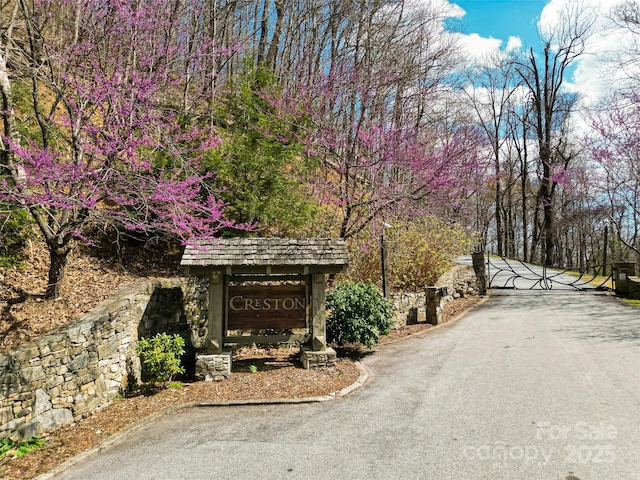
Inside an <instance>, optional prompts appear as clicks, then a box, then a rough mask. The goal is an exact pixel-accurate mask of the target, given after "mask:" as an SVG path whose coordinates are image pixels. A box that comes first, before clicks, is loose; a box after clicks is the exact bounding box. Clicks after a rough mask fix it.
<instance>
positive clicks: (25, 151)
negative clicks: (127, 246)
mask: <svg viewBox="0 0 640 480" xmlns="http://www.w3.org/2000/svg"><path fill="white" fill-rule="evenodd" d="M18 4H19V9H18V10H17V11H16V15H15V18H14V19H13V23H12V24H11V27H12V28H11V30H10V31H8V34H7V35H6V36H5V37H4V38H3V40H4V42H5V43H4V44H3V45H0V90H1V93H2V102H3V104H2V118H3V131H2V132H1V133H2V137H1V141H2V157H1V159H0V202H1V203H4V204H8V205H11V206H14V207H18V208H24V209H28V210H29V211H30V212H31V214H32V216H33V218H34V219H35V222H36V224H37V226H38V228H39V231H40V233H41V234H42V236H43V238H44V240H45V241H46V244H47V247H48V250H49V255H50V270H49V279H48V287H47V291H46V296H47V297H49V298H54V297H57V296H59V295H60V282H61V279H62V276H63V274H64V269H65V265H66V263H67V258H68V255H69V253H70V252H71V250H72V248H73V244H74V242H73V240H74V239H77V238H80V239H83V229H84V227H85V226H86V225H87V224H89V223H90V222H103V223H104V222H108V223H109V224H111V225H113V226H116V227H117V228H123V229H128V230H134V231H140V232H145V233H147V234H154V233H157V232H169V233H170V234H172V235H174V236H176V237H178V238H180V239H181V240H182V241H187V240H188V239H189V238H191V237H192V236H193V235H196V234H197V235H199V236H204V237H211V236H214V235H215V234H216V232H218V231H219V229H220V228H223V227H231V226H233V225H231V224H230V222H228V221H227V220H226V219H225V217H224V214H223V209H224V208H223V207H224V206H223V205H222V203H221V202H220V201H218V200H217V199H216V198H215V196H214V195H213V194H212V192H208V191H206V190H205V187H204V185H205V183H204V182H203V180H204V178H203V177H202V176H201V175H198V174H197V173H196V172H197V171H198V164H199V160H200V156H201V155H202V154H203V153H204V152H206V151H207V150H209V149H211V148H214V147H215V146H216V145H217V144H218V138H217V137H216V135H215V134H214V132H213V131H212V129H211V128H210V127H207V123H208V122H207V121H206V119H207V109H208V108H210V106H211V101H212V98H213V94H214V90H215V89H214V88H213V86H214V85H215V84H216V76H217V73H218V71H217V68H216V65H218V60H219V58H220V56H222V55H226V54H227V53H228V52H226V51H221V50H220V49H218V48H216V44H215V42H214V40H213V39H212V38H211V37H209V36H208V35H207V33H206V29H205V28H203V25H202V19H203V18H204V16H203V12H204V10H203V9H204V8H205V6H204V4H203V3H201V2H186V3H183V2H176V1H170V0H139V1H136V2H130V1H126V0H107V1H98V0H33V1H32V2H31V3H29V2H26V1H20V2H18ZM16 86H17V87H19V90H20V91H21V92H25V91H29V95H28V96H26V95H21V96H18V95H14V92H13V91H12V88H14V87H16ZM16 90H17V89H16ZM238 228H242V227H238Z"/></svg>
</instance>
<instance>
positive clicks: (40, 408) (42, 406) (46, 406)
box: [33, 388, 53, 417]
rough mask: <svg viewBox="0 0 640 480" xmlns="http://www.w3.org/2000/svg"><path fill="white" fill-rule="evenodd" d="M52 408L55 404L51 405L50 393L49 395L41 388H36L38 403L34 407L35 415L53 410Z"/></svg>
mask: <svg viewBox="0 0 640 480" xmlns="http://www.w3.org/2000/svg"><path fill="white" fill-rule="evenodd" d="M51 408H53V405H51V398H49V395H47V394H46V393H45V391H44V390H42V389H41V388H39V389H38V390H36V404H35V407H34V408H33V415H34V416H36V417H37V416H38V415H41V414H43V413H44V412H46V411H48V410H51Z"/></svg>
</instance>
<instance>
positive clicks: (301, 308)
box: [180, 238, 349, 378]
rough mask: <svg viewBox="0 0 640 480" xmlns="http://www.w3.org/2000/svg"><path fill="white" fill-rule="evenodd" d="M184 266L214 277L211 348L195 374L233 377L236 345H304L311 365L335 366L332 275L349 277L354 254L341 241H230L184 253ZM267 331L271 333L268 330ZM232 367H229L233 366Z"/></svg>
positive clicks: (305, 362) (303, 355) (200, 244)
mask: <svg viewBox="0 0 640 480" xmlns="http://www.w3.org/2000/svg"><path fill="white" fill-rule="evenodd" d="M180 264H181V265H182V266H183V267H186V270H187V273H188V274H191V275H201V276H205V277H207V278H208V279H209V313H208V315H209V318H208V323H207V329H206V335H207V340H206V344H205V346H204V347H203V348H202V349H201V351H200V352H199V353H198V354H196V376H198V371H199V370H198V369H199V368H200V365H201V366H202V367H201V368H202V371H203V372H208V373H203V374H202V375H203V376H204V377H205V378H209V377H213V378H216V377H218V376H220V375H222V376H223V377H224V376H228V374H229V373H230V370H229V371H227V370H225V372H222V373H220V372H219V371H218V370H217V368H218V365H225V367H224V368H225V369H226V368H227V367H226V365H230V358H231V347H232V346H233V345H242V344H253V343H256V344H260V343H262V344H273V343H294V342H295V343H298V344H299V345H300V346H301V354H300V359H301V361H302V363H303V365H304V366H305V368H316V367H324V366H331V365H335V351H333V350H332V349H331V348H328V347H327V341H326V311H325V287H326V282H325V277H326V275H328V274H335V273H340V272H343V271H344V270H345V269H346V268H347V265H348V264H349V253H348V252H347V247H346V245H345V243H344V240H342V239H332V238H302V239H296V238H225V239H222V238H221V239H215V240H211V241H202V242H198V243H197V244H195V245H189V246H187V247H186V248H185V251H184V253H183V255H182V261H181V262H180ZM265 330H266V332H265ZM229 368H230V367H229Z"/></svg>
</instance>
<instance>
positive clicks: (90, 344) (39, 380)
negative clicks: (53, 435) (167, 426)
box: [0, 278, 208, 439]
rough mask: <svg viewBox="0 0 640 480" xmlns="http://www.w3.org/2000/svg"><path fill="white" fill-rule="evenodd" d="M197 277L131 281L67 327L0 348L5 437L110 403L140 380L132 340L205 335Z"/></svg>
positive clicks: (0, 420) (193, 341) (191, 340)
mask: <svg viewBox="0 0 640 480" xmlns="http://www.w3.org/2000/svg"><path fill="white" fill-rule="evenodd" d="M207 288H208V286H207V285H206V282H205V281H202V280H199V279H183V278H181V279H178V278H175V279H163V280H156V281H147V282H140V283H136V284H133V285H131V286H129V287H126V288H124V289H122V290H120V291H119V292H117V293H116V294H115V295H114V296H113V297H112V298H111V299H109V300H108V301H106V302H105V303H103V304H102V305H100V306H99V307H98V308H96V309H95V310H93V311H92V312H90V313H88V314H86V315H83V316H82V317H80V318H78V319H77V320H75V321H72V322H70V323H69V324H67V325H66V326H64V327H62V328H60V329H58V330H56V331H54V332H52V333H51V334H48V335H46V336H43V337H41V338H39V339H36V340H33V341H30V342H28V343H25V344H23V345H21V346H19V347H17V348H15V349H12V350H9V351H6V352H3V353H0V438H4V437H7V436H11V437H13V438H17V439H19V438H28V437H30V436H31V435H40V434H42V433H44V432H48V431H53V430H56V429H57V428H59V427H60V426H62V425H65V424H70V423H73V422H74V421H76V420H78V419H79V418H81V417H83V416H84V415H86V414H89V413H91V412H93V411H95V410H96V409H99V408H101V407H104V406H106V405H108V404H109V403H110V402H111V401H112V400H113V399H114V398H116V397H117V396H118V395H121V394H122V393H123V392H124V391H125V390H126V389H127V387H128V386H129V385H130V384H133V383H138V382H139V381H140V379H141V371H140V362H139V359H138V356H137V354H136V353H135V345H136V342H137V340H138V338H140V337H147V336H152V335H154V334H155V333H157V332H158V331H161V330H162V329H164V330H163V331H169V332H175V333H178V334H180V335H182V336H183V337H184V338H185V342H186V343H187V345H188V346H189V347H192V348H197V347H198V346H199V345H201V344H202V342H204V338H206V333H207V332H206V324H207V298H208V297H207V294H206V292H207Z"/></svg>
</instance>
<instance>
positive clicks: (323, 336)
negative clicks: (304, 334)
mask: <svg viewBox="0 0 640 480" xmlns="http://www.w3.org/2000/svg"><path fill="white" fill-rule="evenodd" d="M312 278H313V284H312V285H311V338H312V340H311V349H312V350H313V351H316V352H317V351H324V350H326V348H327V312H326V310H325V306H324V301H325V293H324V289H325V278H324V274H323V273H314V274H313V275H312Z"/></svg>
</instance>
